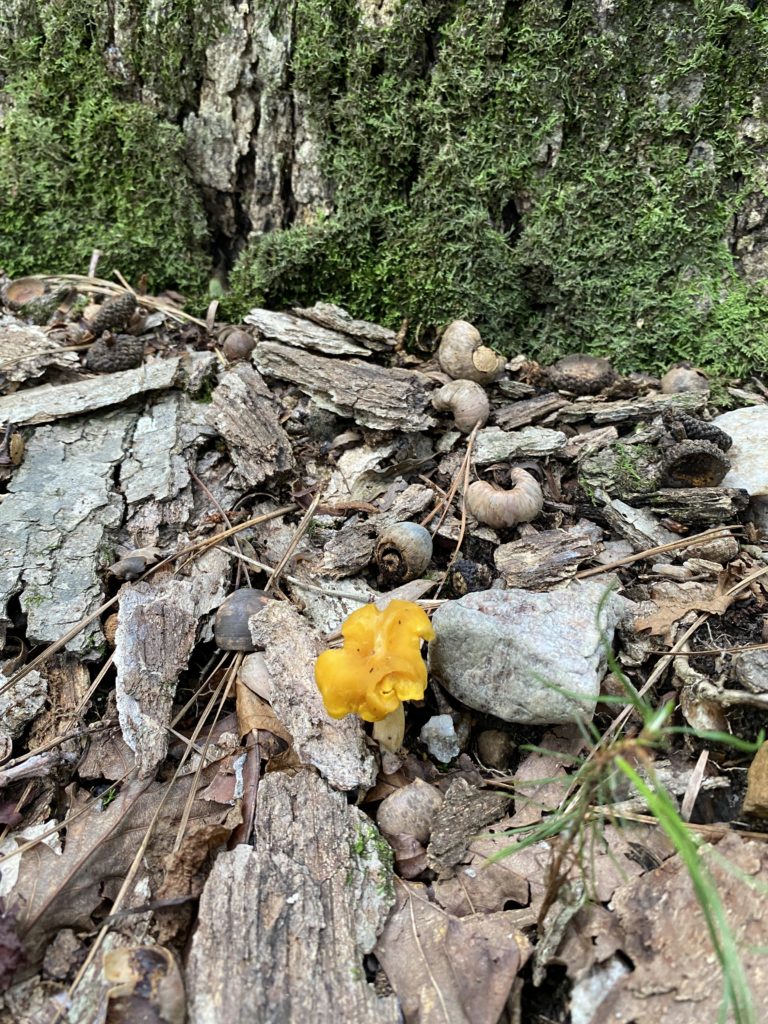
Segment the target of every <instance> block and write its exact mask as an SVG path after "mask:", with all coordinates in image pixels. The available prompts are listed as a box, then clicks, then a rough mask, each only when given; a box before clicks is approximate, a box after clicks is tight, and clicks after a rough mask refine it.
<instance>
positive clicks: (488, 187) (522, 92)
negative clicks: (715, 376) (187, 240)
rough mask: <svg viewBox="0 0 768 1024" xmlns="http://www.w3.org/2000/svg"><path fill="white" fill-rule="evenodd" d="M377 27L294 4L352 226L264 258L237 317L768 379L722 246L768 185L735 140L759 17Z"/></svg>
mask: <svg viewBox="0 0 768 1024" xmlns="http://www.w3.org/2000/svg"><path fill="white" fill-rule="evenodd" d="M374 6H375V5H372V4H366V3H364V2H363V0H360V3H358V2H357V0H299V3H298V8H297V15H296V39H297V42H296V50H295V58H294V65H293V70H294V74H295V78H296V84H297V87H298V88H299V90H300V92H301V93H303V94H304V95H307V96H308V97H309V98H310V101H311V106H310V110H311V112H312V115H313V116H314V127H315V129H316V134H317V137H318V138H319V139H320V140H321V141H322V143H323V145H324V163H325V170H326V172H327V173H328V174H329V175H330V177H331V179H332V180H333V182H334V184H335V189H336V192H335V204H336V207H335V211H334V213H333V215H331V216H329V217H324V218H321V219H318V220H317V221H316V222H315V223H310V224H302V225H301V226H297V227H294V228H292V229H289V230H286V231H283V232H276V233H273V234H270V235H267V236H265V237H262V238H258V239H255V240H254V241H253V242H252V243H251V244H250V246H249V248H248V249H247V250H246V251H245V253H244V254H243V256H242V257H241V259H240V261H239V263H238V264H237V266H236V267H235V271H234V274H233V277H232V285H233V291H232V293H231V296H230V300H229V304H228V308H229V310H230V311H231V312H232V313H233V314H237V313H239V312H241V311H242V310H243V309H244V308H246V307H247V306H248V305H249V304H251V303H253V302H263V303H266V304H268V305H273V306H278V307H279V306H283V305H288V304H293V303H299V304H307V303H310V302H312V301H314V300H315V299H317V298H321V297H322V298H326V299H330V300H332V301H337V302H340V303H342V304H343V305H345V306H347V308H349V309H350V310H351V311H352V312H353V313H355V314H356V315H359V316H364V317H371V318H373V319H376V320H379V321H381V322H384V323H387V324H389V325H390V326H398V325H399V323H400V321H401V319H402V318H403V317H405V316H407V317H409V318H410V319H411V322H412V323H413V324H418V323H439V322H441V321H445V320H447V319H449V318H453V317H457V316H464V317H467V318H469V319H472V320H473V321H475V322H476V323H477V324H478V326H479V327H480V328H481V330H482V331H483V332H484V334H485V335H486V337H487V338H488V339H489V340H491V341H493V342H494V343H496V344H497V345H500V346H502V347H503V348H504V349H506V350H507V351H514V350H519V349H521V348H522V349H525V350H526V351H528V352H529V353H530V354H532V355H537V356H539V357H540V358H543V359H551V358H553V357H555V356H559V355H562V354H564V353H566V352H569V351H591V352H596V353H608V354H610V355H612V357H613V358H614V359H615V361H616V362H617V364H618V366H619V367H620V368H629V367H633V368H636V367H639V366H645V367H649V368H659V367H661V366H664V365H665V364H668V363H669V361H670V360H671V359H673V358H685V357H689V358H693V359H696V360H697V361H699V362H703V363H704V364H706V365H708V366H709V367H710V368H713V369H716V370H727V371H729V372H732V373H740V372H744V371H745V370H746V369H747V368H752V369H754V368H756V367H758V368H760V367H762V366H764V365H765V364H766V363H768V341H767V340H766V328H765V326H764V325H765V323H766V312H767V311H768V310H767V306H768V299H767V298H766V295H765V293H764V292H763V291H761V290H760V289H758V288H755V287H749V286H747V285H746V284H745V283H744V282H742V281H741V280H740V279H738V277H737V276H736V274H735V270H734V263H733V259H732V255H731V252H730V250H729V248H728V246H727V244H726V243H725V242H724V237H725V235H726V233H727V230H728V228H729V226H730V223H731V219H732V216H733V213H734V211H735V210H736V209H737V208H738V207H739V204H740V203H741V202H742V200H743V197H744V195H745V194H746V193H747V192H748V191H750V190H753V189H755V188H759V187H760V186H761V183H760V181H759V180H758V178H757V174H758V171H757V167H758V163H757V160H756V158H755V155H754V154H753V153H752V152H751V151H750V149H749V146H748V144H747V142H745V141H744V139H743V138H742V135H741V134H740V131H739V125H740V122H741V121H742V119H743V118H744V116H745V115H747V114H749V113H750V112H751V110H752V104H753V100H754V94H755V90H756V88H757V87H758V86H757V85H756V83H758V84H759V83H760V82H761V81H763V80H764V79H765V70H766V67H768V17H767V16H766V14H765V12H764V11H763V10H762V7H760V8H758V10H755V11H749V10H748V9H747V8H746V6H744V5H742V4H739V3H726V2H722V0H697V2H696V3H694V4H683V3H677V2H669V3H665V4H659V3H651V2H650V0H640V2H638V3H636V4H631V5H630V4H625V5H621V4H620V5H609V6H608V7H606V8H605V9H604V10H605V13H604V15H603V16H604V17H605V19H606V23H605V24H604V25H601V24H600V23H599V22H598V20H597V15H596V14H595V7H594V5H592V4H587V3H575V4H566V3H560V2H554V0H521V2H518V3H514V4H511V3H504V2H502V0H452V2H450V3H444V2H442V0H440V2H438V0H401V2H400V3H399V4H397V5H396V7H395V12H396V13H395V16H394V20H393V21H392V23H391V24H390V25H388V26H387V25H383V26H382V25H373V24H370V25H368V24H365V23H364V21H363V20H362V18H361V15H360V13H359V12H360V9H361V8H367V7H371V8H372V7H374ZM611 6H612V7H613V8H614V9H615V10H614V13H611V12H610V11H609V7H611ZM763 184H764V183H763Z"/></svg>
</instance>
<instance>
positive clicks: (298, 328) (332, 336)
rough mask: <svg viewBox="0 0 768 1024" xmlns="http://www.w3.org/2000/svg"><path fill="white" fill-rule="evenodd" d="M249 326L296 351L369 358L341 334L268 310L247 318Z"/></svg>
mask: <svg viewBox="0 0 768 1024" xmlns="http://www.w3.org/2000/svg"><path fill="white" fill-rule="evenodd" d="M245 322H246V323H247V324H253V326H254V327H258V329H259V330H260V331H261V333H262V334H263V335H264V337H265V338H269V339H270V340H272V341H279V342H281V343H282V344H283V345H290V346H292V347H293V348H302V349H305V348H310V349H316V350H317V351H318V352H322V353H323V355H327V356H368V355H370V352H369V350H368V349H367V348H366V347H365V345H360V344H358V343H357V342H354V341H352V339H351V338H350V337H348V336H347V335H346V334H341V333H340V332H339V331H338V330H332V329H330V328H328V327H323V326H321V325H320V324H316V323H312V321H311V320H303V319H302V318H301V317H299V316H293V315H292V314H291V313H273V312H272V311H271V310H269V309H252V310H250V312H248V313H247V314H246V316H245Z"/></svg>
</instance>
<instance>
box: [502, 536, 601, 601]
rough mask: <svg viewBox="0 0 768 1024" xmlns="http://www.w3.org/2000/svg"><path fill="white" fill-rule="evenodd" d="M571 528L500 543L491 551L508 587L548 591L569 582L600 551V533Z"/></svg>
mask: <svg viewBox="0 0 768 1024" xmlns="http://www.w3.org/2000/svg"><path fill="white" fill-rule="evenodd" d="M590 527H591V528H587V529H584V528H581V529H580V528H579V527H578V526H574V527H571V528H570V529H568V530H543V531H542V532H541V533H534V534H531V535H530V536H528V537H523V538H522V539H521V540H515V541H512V542H511V543H509V544H500V545H499V546H498V547H497V548H496V551H495V552H494V555H493V559H494V561H495V563H496V568H497V569H498V570H499V572H500V573H501V575H502V576H503V578H504V582H505V583H506V584H507V586H508V587H523V588H527V589H531V590H548V589H549V588H550V587H553V586H555V585H556V584H557V583H561V582H562V581H563V580H567V579H570V578H571V577H572V576H573V575H574V573H575V572H576V570H577V569H578V567H579V565H580V564H581V563H582V562H584V561H585V560H586V559H591V558H594V557H595V556H596V555H597V553H598V551H599V550H600V547H601V544H600V541H599V537H598V538H596V537H595V531H596V532H597V534H598V535H599V534H600V530H599V529H597V528H595V527H594V526H592V525H591V524H590Z"/></svg>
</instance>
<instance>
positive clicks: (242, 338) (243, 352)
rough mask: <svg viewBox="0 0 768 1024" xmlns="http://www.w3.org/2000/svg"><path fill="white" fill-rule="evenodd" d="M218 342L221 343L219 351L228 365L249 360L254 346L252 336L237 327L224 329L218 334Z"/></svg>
mask: <svg viewBox="0 0 768 1024" xmlns="http://www.w3.org/2000/svg"><path fill="white" fill-rule="evenodd" d="M219 341H221V342H222V346H221V351H222V352H223V353H224V356H225V358H226V359H227V360H228V361H229V362H230V363H236V362H238V361H240V360H241V359H248V358H250V355H251V352H253V348H254V345H255V344H256V342H255V340H254V338H253V336H252V335H250V334H248V332H247V331H241V330H239V329H238V328H237V327H225V328H224V330H223V331H222V332H221V333H220V334H219Z"/></svg>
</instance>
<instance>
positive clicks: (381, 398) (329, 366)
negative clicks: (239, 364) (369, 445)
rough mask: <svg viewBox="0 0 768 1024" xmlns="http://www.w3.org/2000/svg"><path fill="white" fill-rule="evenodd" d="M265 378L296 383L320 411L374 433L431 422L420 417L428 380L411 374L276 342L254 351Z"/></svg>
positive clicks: (422, 426) (416, 427)
mask: <svg viewBox="0 0 768 1024" xmlns="http://www.w3.org/2000/svg"><path fill="white" fill-rule="evenodd" d="M255 359H256V365H257V366H258V368H259V370H260V371H261V372H262V373H263V374H265V375H266V376H272V377H278V378H279V379H280V380H288V381H291V383H293V384H296V385H297V386H298V387H299V388H300V389H301V390H302V391H303V392H304V393H305V394H307V395H309V396H310V397H311V398H313V399H314V401H315V402H316V403H317V404H318V405H319V406H320V407H321V408H323V409H330V411H331V412H335V413H337V414H338V415H339V416H346V417H349V418H350V419H353V420H355V422H356V423H359V424H360V425H361V426H364V427H371V428H372V429H373V430H404V431H414V430H427V429H428V428H429V427H432V426H434V424H435V420H434V419H433V417H432V416H430V415H429V414H428V413H426V412H425V410H426V409H427V407H428V406H429V389H430V386H431V381H430V380H429V378H428V377H425V376H424V374H421V373H416V372H415V371H413V370H400V369H394V370H386V369H384V367H382V366H368V365H367V364H365V363H361V362H359V361H358V360H357V359H352V360H349V361H346V360H341V359H326V358H324V357H323V356H315V355H311V354H310V353H309V352H301V351H298V350H296V349H291V348H288V347H286V346H285V345H278V344H276V343H275V342H271V341H264V342H262V343H261V344H259V345H257V346H256V349H255Z"/></svg>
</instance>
